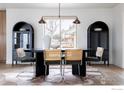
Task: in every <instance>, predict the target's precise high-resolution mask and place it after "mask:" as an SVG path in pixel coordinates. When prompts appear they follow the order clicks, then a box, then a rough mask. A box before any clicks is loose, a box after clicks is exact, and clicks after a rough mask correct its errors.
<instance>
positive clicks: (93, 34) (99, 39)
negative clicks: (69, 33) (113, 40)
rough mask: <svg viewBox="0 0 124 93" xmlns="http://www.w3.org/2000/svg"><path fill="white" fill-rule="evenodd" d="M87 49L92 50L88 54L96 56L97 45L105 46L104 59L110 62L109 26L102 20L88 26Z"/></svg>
mask: <svg viewBox="0 0 124 93" xmlns="http://www.w3.org/2000/svg"><path fill="white" fill-rule="evenodd" d="M87 47H88V48H87V49H88V50H90V53H88V56H95V55H96V49H97V47H103V48H104V53H103V59H102V60H103V61H107V62H108V64H109V28H108V26H107V24H105V23H104V22H102V21H97V22H94V23H93V24H91V25H90V26H89V27H88V31H87Z"/></svg>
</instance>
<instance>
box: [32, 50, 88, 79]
mask: <svg viewBox="0 0 124 93" xmlns="http://www.w3.org/2000/svg"><path fill="white" fill-rule="evenodd" d="M64 51H65V50H64V49H62V52H64ZM85 52H86V50H82V53H83V57H82V64H71V65H72V74H73V75H76V76H83V77H85V76H86V61H85ZM34 53H35V57H36V65H35V77H39V76H44V75H49V65H48V64H46V65H45V64H44V50H43V49H35V50H34ZM79 70H80V71H79Z"/></svg>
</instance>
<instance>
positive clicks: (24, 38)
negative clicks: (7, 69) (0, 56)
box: [12, 21, 34, 61]
mask: <svg viewBox="0 0 124 93" xmlns="http://www.w3.org/2000/svg"><path fill="white" fill-rule="evenodd" d="M12 38H13V44H12V47H13V61H14V60H16V49H17V48H24V49H25V50H33V49H34V30H33V27H32V25H31V24H29V23H27V22H24V21H21V22H17V23H16V24H15V25H14V26H13V36H12ZM27 55H28V56H33V53H31V52H29V53H27Z"/></svg>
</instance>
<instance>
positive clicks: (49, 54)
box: [44, 49, 61, 61]
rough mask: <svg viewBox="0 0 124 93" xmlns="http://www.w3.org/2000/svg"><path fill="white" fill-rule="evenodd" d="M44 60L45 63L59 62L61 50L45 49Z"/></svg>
mask: <svg viewBox="0 0 124 93" xmlns="http://www.w3.org/2000/svg"><path fill="white" fill-rule="evenodd" d="M44 60H46V61H60V60H61V50H60V49H53V50H49V49H45V50H44Z"/></svg>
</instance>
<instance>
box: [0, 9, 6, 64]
mask: <svg viewBox="0 0 124 93" xmlns="http://www.w3.org/2000/svg"><path fill="white" fill-rule="evenodd" d="M5 14H6V12H5V11H0V62H5V60H6V29H5V28H6V27H5V24H6V23H5V22H6V21H5V19H6V18H5V17H6V15H5Z"/></svg>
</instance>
